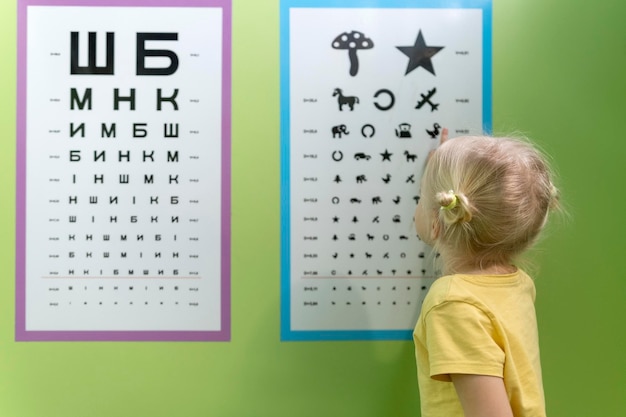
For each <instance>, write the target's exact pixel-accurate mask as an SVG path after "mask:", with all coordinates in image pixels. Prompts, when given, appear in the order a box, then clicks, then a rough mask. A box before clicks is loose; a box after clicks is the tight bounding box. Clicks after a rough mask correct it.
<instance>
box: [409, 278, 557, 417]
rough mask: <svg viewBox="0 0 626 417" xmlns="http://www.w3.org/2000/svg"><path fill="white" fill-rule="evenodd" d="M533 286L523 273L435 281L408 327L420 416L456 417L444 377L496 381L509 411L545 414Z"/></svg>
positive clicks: (457, 408)
mask: <svg viewBox="0 0 626 417" xmlns="http://www.w3.org/2000/svg"><path fill="white" fill-rule="evenodd" d="M534 301H535V286H534V283H533V281H532V280H531V279H530V277H529V276H528V275H526V274H525V273H524V272H523V271H519V270H518V271H517V272H515V273H512V274H505V275H448V276H444V277H441V278H439V279H437V280H436V281H435V282H434V284H433V285H432V287H431V288H430V291H429V293H428V294H427V296H426V299H425V300H424V304H423V306H422V312H421V314H420V317H419V319H418V321H417V324H416V326H415V331H414V333H413V339H414V341H415V356H416V360H417V376H418V382H419V388H420V398H421V408H422V414H421V415H422V417H436V416H441V417H456V416H459V417H462V416H463V410H462V408H461V404H460V402H459V399H458V396H457V395H456V391H455V389H454V385H453V384H452V382H450V376H449V375H450V374H472V375H491V376H497V377H501V378H503V379H504V385H505V387H506V392H507V394H508V396H509V401H510V403H511V407H512V408H513V415H514V416H516V417H545V415H546V412H545V401H544V395H543V384H542V380H541V364H540V361H539V341H538V336H537V318H536V315H535V306H534Z"/></svg>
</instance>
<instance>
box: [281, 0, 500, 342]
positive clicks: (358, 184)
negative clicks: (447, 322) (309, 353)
mask: <svg viewBox="0 0 626 417" xmlns="http://www.w3.org/2000/svg"><path fill="white" fill-rule="evenodd" d="M280 58H281V200H282V201H281V338H282V340H286V341H288V340H291V341H298V340H376V339H384V340H404V339H410V338H411V335H412V329H413V327H414V325H415V322H416V321H417V317H418V315H419V310H420V307H421V303H422V301H423V299H424V296H425V295H426V293H427V291H428V289H429V288H430V285H431V284H432V282H433V281H434V279H435V278H436V276H437V273H438V271H435V270H434V268H435V266H434V265H436V264H435V263H434V262H433V261H434V258H435V257H436V255H435V254H433V251H432V250H431V248H429V247H428V246H427V245H425V244H424V243H423V242H421V241H420V239H419V238H418V237H417V235H416V232H415V224H414V220H413V213H414V211H415V206H416V203H417V202H418V200H419V197H420V179H421V174H422V171H423V168H424V165H425V162H426V159H427V156H428V153H429V152H430V151H431V150H433V149H435V148H436V147H437V145H438V144H439V140H440V135H441V131H442V129H443V128H444V127H446V128H448V129H449V134H450V136H451V137H455V136H462V135H468V134H482V133H483V132H485V131H490V130H491V2H490V1H473V0H469V1H463V0H462V1H459V2H453V3H450V2H448V1H434V0H431V1H429V0H426V1H393V0H392V1H384V2H383V1H380V2H376V1H374V2H372V1H367V2H363V1H357V0H353V1H341V2H338V1H321V0H320V1H298V0H284V1H283V2H282V3H281V51H280Z"/></svg>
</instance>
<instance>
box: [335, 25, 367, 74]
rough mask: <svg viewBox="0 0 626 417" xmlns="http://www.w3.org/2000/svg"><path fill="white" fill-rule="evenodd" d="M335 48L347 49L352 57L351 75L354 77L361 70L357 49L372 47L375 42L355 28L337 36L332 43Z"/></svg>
mask: <svg viewBox="0 0 626 417" xmlns="http://www.w3.org/2000/svg"><path fill="white" fill-rule="evenodd" d="M332 47H333V49H347V50H348V57H349V58H350V75H352V76H353V77H354V76H355V75H356V74H357V72H359V59H358V58H357V56H356V51H358V50H359V49H372V48H373V47H374V42H372V40H371V39H369V38H366V37H365V35H364V34H363V33H361V32H358V31H356V30H353V31H352V32H350V33H348V32H344V33H342V34H341V35H339V36H337V37H336V38H335V40H334V41H333V43H332Z"/></svg>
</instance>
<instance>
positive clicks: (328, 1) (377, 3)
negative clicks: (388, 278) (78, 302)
mask: <svg viewBox="0 0 626 417" xmlns="http://www.w3.org/2000/svg"><path fill="white" fill-rule="evenodd" d="M320 7H324V8H332V7H336V8H380V9H384V8H413V9H415V8H433V9H435V8H437V9H481V10H482V14H483V19H482V20H483V33H482V35H483V36H482V39H483V45H482V52H483V57H482V58H483V61H482V67H483V80H482V81H483V82H482V86H483V92H482V93H483V108H482V115H483V120H482V124H483V130H484V131H485V132H486V133H491V131H492V93H493V91H492V19H493V17H492V0H419V1H415V0H281V2H280V152H281V153H280V196H281V197H280V199H281V201H280V228H281V229H280V257H281V259H280V292H281V295H280V298H281V301H280V315H281V321H280V337H281V341H351V340H381V341H382V340H411V339H412V335H413V329H406V330H376V329H372V330H292V328H291V275H290V271H291V224H290V222H291V207H290V204H291V193H290V184H291V178H290V172H291V160H290V128H291V124H290V119H291V112H290V109H291V107H290V106H291V102H290V89H289V86H290V72H289V64H290V56H289V42H290V38H289V32H290V31H289V28H290V20H289V11H290V9H291V8H320Z"/></svg>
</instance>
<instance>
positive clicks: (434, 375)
mask: <svg viewBox="0 0 626 417" xmlns="http://www.w3.org/2000/svg"><path fill="white" fill-rule="evenodd" d="M556 197H557V191H556V188H555V187H554V185H553V184H552V173H551V171H550V168H549V167H548V164H547V162H546V160H545V159H544V157H543V156H542V155H541V154H540V153H539V152H538V151H537V150H536V149H535V148H534V147H533V146H532V145H530V144H529V143H527V142H524V141H520V140H515V139H509V138H491V137H460V138H455V139H451V140H447V131H446V130H444V132H443V134H442V139H441V146H439V148H437V149H436V150H435V151H434V152H433V153H432V154H431V156H430V159H429V161H428V162H427V165H426V169H425V172H424V176H423V178H422V190H421V198H420V200H419V204H418V206H417V209H416V212H415V224H416V228H417V233H418V235H419V237H420V238H421V239H422V240H424V241H425V242H426V243H428V244H430V245H432V246H433V247H434V249H435V250H436V251H437V252H438V253H439V254H440V255H441V259H442V262H443V265H442V266H443V273H444V276H442V277H440V278H438V279H437V280H436V281H435V282H434V283H433V285H432V287H431V289H430V291H429V293H428V295H427V296H426V299H425V300H424V304H423V306H422V311H421V314H420V317H419V319H418V322H417V325H416V326H415V331H414V341H415V351H416V359H417V370H418V371H417V372H418V382H419V388H420V398H421V408H422V414H421V415H422V417H433V416H441V417H456V416H461V417H462V416H465V417H512V416H515V417H542V416H545V415H546V414H545V405H544V395H543V385H542V380H541V365H540V361H539V343H538V338H537V321H536V316H535V308H534V300H535V287H534V284H533V281H532V280H531V278H529V277H528V275H526V273H525V272H524V271H522V270H521V269H519V268H518V267H516V266H515V260H516V258H517V257H518V255H520V254H521V253H522V252H524V251H525V250H526V249H528V248H529V247H530V246H531V245H532V244H533V243H534V242H535V241H536V239H537V237H538V235H539V233H540V232H541V230H542V228H543V226H544V225H545V223H546V220H547V216H548V212H549V211H550V209H551V208H553V207H555V204H556Z"/></svg>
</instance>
